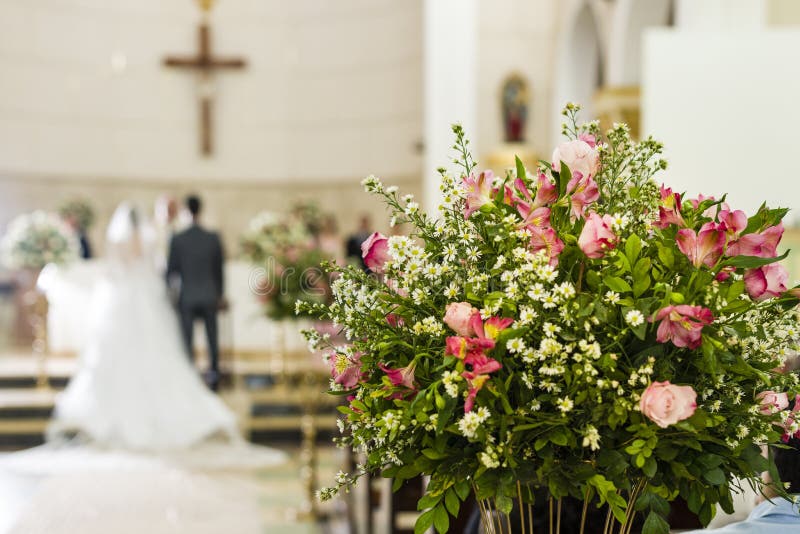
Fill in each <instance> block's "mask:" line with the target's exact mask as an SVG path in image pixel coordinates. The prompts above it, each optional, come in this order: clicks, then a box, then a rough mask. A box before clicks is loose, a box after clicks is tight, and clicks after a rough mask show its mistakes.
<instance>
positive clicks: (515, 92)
mask: <svg viewBox="0 0 800 534" xmlns="http://www.w3.org/2000/svg"><path fill="white" fill-rule="evenodd" d="M529 108H530V86H529V85H528V82H527V80H526V79H525V78H524V77H523V76H522V75H521V74H518V73H512V74H510V75H509V76H507V77H506V78H505V80H503V83H502V85H501V86H500V111H501V114H502V115H501V116H502V119H503V142H502V143H499V144H498V146H496V147H494V148H492V149H491V150H490V151H489V152H487V153H485V154H483V157H482V158H481V163H482V164H483V165H485V166H486V168H488V169H492V170H493V171H494V172H495V173H497V174H499V175H500V176H503V175H504V174H505V172H506V170H508V169H509V168H510V167H513V165H514V157H515V156H518V157H519V158H520V159H521V160H522V162H523V163H524V164H525V165H526V166H527V167H528V168H530V169H533V168H536V164H537V161H538V158H537V155H536V153H535V152H534V150H533V148H532V147H531V146H529V145H528V144H527V142H526V141H527V139H526V129H527V123H528V115H529V113H528V109H529Z"/></svg>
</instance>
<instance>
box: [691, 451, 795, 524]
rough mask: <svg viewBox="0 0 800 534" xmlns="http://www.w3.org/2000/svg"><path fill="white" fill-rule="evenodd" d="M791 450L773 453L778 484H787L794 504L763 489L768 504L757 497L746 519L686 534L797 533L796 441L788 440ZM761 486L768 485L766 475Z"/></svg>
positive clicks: (767, 475)
mask: <svg viewBox="0 0 800 534" xmlns="http://www.w3.org/2000/svg"><path fill="white" fill-rule="evenodd" d="M787 445H789V446H790V447H791V449H775V464H776V466H777V467H778V474H779V475H780V477H781V480H782V481H783V482H784V483H786V484H787V487H786V491H787V492H788V493H789V494H791V495H792V497H793V498H794V502H791V501H787V500H786V499H784V498H782V497H778V496H777V495H776V494H775V491H774V490H773V489H772V488H771V487H769V486H767V487H764V495H765V496H766V497H768V498H769V499H772V502H770V501H769V500H767V499H765V498H764V497H759V499H760V500H761V501H762V502H761V503H760V504H759V505H758V506H756V507H755V508H754V509H753V511H752V512H750V515H749V516H747V519H745V520H744V521H739V522H736V523H731V524H730V525H727V526H725V527H722V528H717V529H708V530H693V531H691V532H690V533H687V534H701V533H709V534H772V533H776V534H777V533H780V534H788V533H789V532H800V439H795V438H792V439H790V440H789V442H788V443H787ZM764 482H766V483H768V484H769V483H770V482H772V479H771V478H770V476H769V474H767V473H765V474H764Z"/></svg>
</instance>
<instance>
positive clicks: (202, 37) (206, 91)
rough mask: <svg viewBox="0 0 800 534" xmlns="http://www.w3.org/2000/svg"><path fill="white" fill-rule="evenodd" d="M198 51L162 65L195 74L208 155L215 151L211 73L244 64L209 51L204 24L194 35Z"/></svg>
mask: <svg viewBox="0 0 800 534" xmlns="http://www.w3.org/2000/svg"><path fill="white" fill-rule="evenodd" d="M197 36H198V52H197V54H196V55H194V56H172V55H170V56H167V57H165V58H164V65H165V66H167V67H175V68H180V69H189V70H193V71H195V72H196V73H197V75H198V82H199V104H200V121H199V122H200V150H201V152H202V154H203V155H204V156H210V155H211V153H212V152H213V149H214V138H213V127H214V122H213V117H212V113H211V111H212V110H211V108H212V97H213V80H212V77H213V75H214V71H216V70H217V69H228V70H231V69H233V70H235V69H242V68H244V67H245V66H246V65H247V63H246V61H245V60H244V59H243V58H238V57H216V56H214V55H213V54H212V52H211V30H210V29H209V27H208V23H207V22H202V23H200V26H199V28H198V32H197Z"/></svg>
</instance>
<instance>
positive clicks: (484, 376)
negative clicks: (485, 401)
mask: <svg viewBox="0 0 800 534" xmlns="http://www.w3.org/2000/svg"><path fill="white" fill-rule="evenodd" d="M464 363H465V364H466V365H469V366H471V367H472V370H471V371H464V372H463V373H461V376H462V377H463V378H465V379H466V381H467V387H468V388H469V389H468V391H467V399H466V400H465V401H464V413H468V412H471V411H472V408H473V407H474V406H475V397H476V396H477V395H478V391H480V390H481V388H482V387H483V385H484V384H485V383H486V381H487V380H489V378H490V377H489V373H493V372H495V371H498V370H500V369H502V368H503V366H502V365H501V364H500V362H498V361H497V360H494V359H492V358H489V357H488V356H486V355H485V354H480V355H474V356H472V357H471V358H470V359H469V360H465V362H464Z"/></svg>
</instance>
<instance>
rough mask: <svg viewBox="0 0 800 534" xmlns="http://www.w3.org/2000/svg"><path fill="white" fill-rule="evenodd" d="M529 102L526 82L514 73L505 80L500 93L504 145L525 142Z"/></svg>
mask: <svg viewBox="0 0 800 534" xmlns="http://www.w3.org/2000/svg"><path fill="white" fill-rule="evenodd" d="M529 100H530V92H529V90H528V82H527V81H525V79H524V78H523V77H522V76H521V75H519V74H516V73H515V74H511V75H510V76H509V77H508V78H506V79H505V81H504V82H503V87H502V92H501V105H502V112H503V132H504V136H505V142H506V143H524V142H525V126H526V123H527V120H528V105H529Z"/></svg>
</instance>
